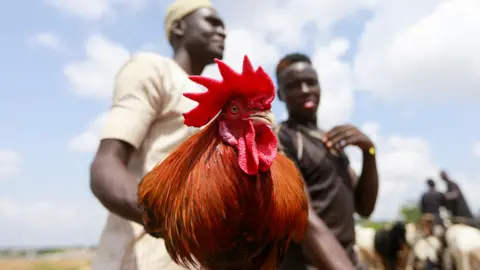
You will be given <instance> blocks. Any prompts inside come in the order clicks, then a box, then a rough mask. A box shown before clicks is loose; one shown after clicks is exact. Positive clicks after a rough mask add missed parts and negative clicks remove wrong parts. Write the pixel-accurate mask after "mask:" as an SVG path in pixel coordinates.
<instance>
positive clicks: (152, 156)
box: [90, 0, 226, 270]
mask: <svg viewBox="0 0 480 270" xmlns="http://www.w3.org/2000/svg"><path fill="white" fill-rule="evenodd" d="M165 34H166V38H167V39H168V41H169V43H170V45H171V46H172V48H173V58H172V59H171V58H168V57H165V56H163V55H158V54H154V53H139V54H136V55H133V56H132V58H131V59H130V60H129V61H128V62H127V63H126V64H125V65H124V66H123V67H122V68H121V70H120V71H119V73H118V74H117V76H116V79H115V89H114V94H113V103H112V106H111V108H110V110H109V111H108V117H107V121H106V123H105V126H104V127H103V132H102V134H101V141H100V146H99V147H98V150H97V153H96V156H95V159H94V161H93V163H92V165H91V168H90V171H91V179H90V185H91V189H92V192H93V194H94V195H95V196H96V197H97V198H98V200H99V201H100V202H101V203H102V204H103V206H105V208H107V209H108V211H109V215H108V219H107V222H106V226H105V228H104V230H103V232H102V235H101V238H100V243H99V244H98V249H97V254H96V258H95V259H94V261H93V265H92V269H93V270H120V269H121V270H150V269H155V270H156V269H164V270H174V269H184V268H182V267H180V266H178V265H177V264H175V263H174V262H173V261H172V259H171V258H170V256H169V255H168V253H167V251H166V248H165V245H164V242H163V240H162V239H156V238H157V237H161V234H160V233H159V232H149V233H150V234H151V235H154V236H155V238H154V237H151V235H149V234H146V235H144V236H143V237H141V238H139V239H138V241H136V239H137V237H139V235H141V233H142V232H143V231H144V227H143V225H142V209H140V208H139V207H138V205H137V184H138V182H139V181H140V180H141V179H142V177H143V176H144V175H145V174H146V173H148V172H149V171H150V170H151V169H152V168H153V167H154V166H155V165H156V164H157V163H158V162H160V161H162V160H163V159H164V158H165V157H167V155H168V154H169V153H170V152H171V151H172V150H174V149H175V148H176V147H177V146H179V145H180V144H181V143H182V142H183V141H185V140H186V139H187V138H188V137H190V136H191V135H193V133H195V132H196V130H195V129H190V128H188V127H187V126H185V125H184V123H183V116H182V113H184V112H187V111H189V110H191V109H193V108H194V107H195V106H196V103H195V102H193V101H190V100H189V99H187V98H185V97H183V95H182V93H184V92H195V91H197V92H203V91H204V90H203V89H202V88H201V87H199V86H198V85H197V84H195V83H194V82H192V81H190V80H189V78H188V75H200V74H201V73H202V71H203V70H204V68H205V67H206V66H207V65H209V64H212V63H214V59H215V58H219V59H222V58H223V50H224V40H225V37H226V35H225V29H224V25H223V21H222V19H221V18H220V17H219V15H218V14H217V12H216V10H215V8H214V7H213V6H212V4H211V3H210V2H209V1H208V0H177V1H174V2H173V3H172V4H171V5H170V6H169V7H168V9H167V14H166V17H165Z"/></svg>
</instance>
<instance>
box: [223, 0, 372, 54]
mask: <svg viewBox="0 0 480 270" xmlns="http://www.w3.org/2000/svg"><path fill="white" fill-rule="evenodd" d="M376 2H377V1H376V0H360V1H359V0H343V1H331V0H283V1H280V0H263V1H257V0H246V1H242V2H241V3H240V2H239V4H232V3H230V2H228V3H227V2H225V1H215V4H216V7H218V9H219V10H220V11H221V14H222V16H224V17H225V18H227V19H228V20H227V22H228V23H229V24H228V25H229V27H233V28H243V29H247V30H249V31H252V32H255V33H258V34H260V35H262V36H265V37H268V39H269V41H270V42H272V43H276V44H279V45H281V46H285V47H287V48H294V47H303V46H305V44H304V43H305V40H306V38H305V37H306V34H307V33H308V31H307V29H306V26H308V25H311V26H314V27H317V28H318V29H320V31H318V32H316V33H315V34H313V35H314V36H315V37H316V38H317V39H318V38H319V37H326V36H328V35H329V33H330V30H331V28H330V27H331V26H332V25H334V24H335V23H336V22H338V21H340V20H341V19H344V18H345V17H346V16H348V15H350V14H352V13H354V12H356V11H358V10H360V9H365V8H372V7H374V6H375V5H376ZM244 14H248V19H247V20H246V19H245V15H244ZM265 18H268V20H265Z"/></svg>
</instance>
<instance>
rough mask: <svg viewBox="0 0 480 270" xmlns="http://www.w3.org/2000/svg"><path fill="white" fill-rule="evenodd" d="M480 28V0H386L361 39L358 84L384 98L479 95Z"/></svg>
mask: <svg viewBox="0 0 480 270" xmlns="http://www.w3.org/2000/svg"><path fill="white" fill-rule="evenodd" d="M413 6H414V7H415V8H412V7H413ZM479 31H480V2H479V1H476V0H448V1H447V0H444V1H441V0H428V1H422V2H418V1H413V0H408V1H399V2H397V1H388V2H384V3H383V6H381V7H379V8H378V9H377V10H376V13H375V16H374V17H373V19H372V21H370V22H368V24H367V26H366V30H365V33H364V34H363V36H362V37H361V39H360V48H359V52H358V54H357V55H356V57H355V64H354V67H355V68H354V70H355V75H356V80H357V83H358V87H360V88H362V89H365V90H367V91H371V92H372V93H374V94H375V95H378V96H380V97H382V98H385V99H397V98H401V99H409V100H412V99H416V100H418V99H422V98H426V99H428V100H433V99H437V100H442V101H452V100H457V101H458V100H461V101H468V100H472V99H474V100H478V99H479V98H480V91H479V89H480V56H479V55H478V52H477V48H479V47H480V37H479V36H478V35H476V34H475V33H478V32H479Z"/></svg>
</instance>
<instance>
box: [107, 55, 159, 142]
mask: <svg viewBox="0 0 480 270" xmlns="http://www.w3.org/2000/svg"><path fill="white" fill-rule="evenodd" d="M164 92H165V91H164V89H163V87H162V76H161V72H160V71H159V70H158V68H156V66H154V65H153V63H151V62H149V61H148V60H147V59H138V58H134V59H132V60H130V61H129V62H128V63H127V64H126V65H125V66H124V67H123V68H122V69H121V70H120V72H119V73H118V75H117V77H116V79H115V90H114V94H113V104H112V106H111V108H110V110H109V111H108V115H107V120H106V123H105V126H104V128H103V131H102V134H101V139H117V140H121V141H125V142H127V143H129V144H131V145H133V146H134V147H135V148H136V149H139V147H140V146H141V145H142V142H143V140H144V138H145V136H146V134H147V132H148V130H149V128H150V125H151V124H152V122H153V121H154V120H155V118H156V117H157V115H158V114H159V113H160V112H161V110H162V106H161V96H162V95H164V94H165V93H164Z"/></svg>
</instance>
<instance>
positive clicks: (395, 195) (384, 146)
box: [347, 122, 438, 219]
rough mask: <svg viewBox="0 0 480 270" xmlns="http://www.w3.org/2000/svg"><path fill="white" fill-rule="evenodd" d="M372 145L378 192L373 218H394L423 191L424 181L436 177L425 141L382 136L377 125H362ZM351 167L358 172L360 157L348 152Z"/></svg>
mask: <svg viewBox="0 0 480 270" xmlns="http://www.w3.org/2000/svg"><path fill="white" fill-rule="evenodd" d="M360 129H361V130H363V131H364V132H365V134H366V135H367V136H369V138H370V139H371V140H372V141H373V142H374V143H375V145H376V149H377V166H378V172H379V178H380V191H379V197H378V201H377V205H376V208H375V212H374V214H373V218H382V219H383V218H389V219H392V218H396V217H397V214H398V209H399V208H400V206H401V205H402V204H403V203H405V202H406V201H407V200H418V198H419V197H420V195H421V192H422V191H423V190H424V189H425V188H424V187H425V184H424V183H425V180H426V178H427V177H432V176H435V175H437V174H438V168H437V166H436V165H435V164H434V162H433V159H432V156H431V154H430V150H429V146H428V144H427V142H426V141H425V140H424V139H422V138H418V137H404V136H401V135H398V134H392V135H389V136H385V135H383V134H381V133H380V126H379V124H378V123H373V122H369V123H365V124H364V125H362V127H361V128H360ZM347 152H348V153H349V156H350V157H351V162H352V167H353V168H354V170H355V171H356V172H357V173H360V172H361V160H362V158H361V154H360V152H359V151H358V150H357V149H348V150H347Z"/></svg>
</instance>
